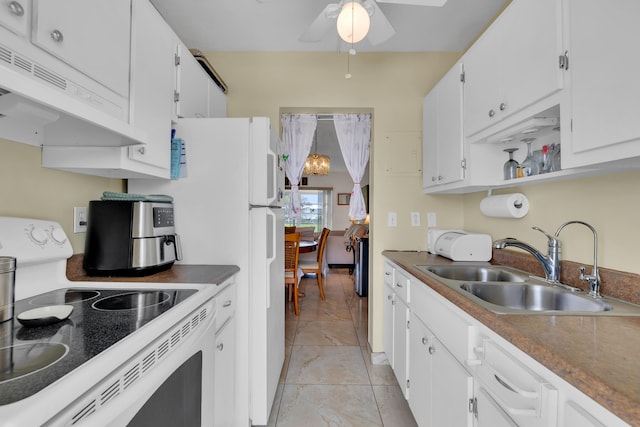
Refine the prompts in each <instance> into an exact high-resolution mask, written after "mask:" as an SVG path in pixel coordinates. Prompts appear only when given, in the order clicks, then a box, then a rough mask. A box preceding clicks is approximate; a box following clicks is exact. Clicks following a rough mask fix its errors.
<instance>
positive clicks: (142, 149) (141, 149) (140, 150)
mask: <svg viewBox="0 0 640 427" xmlns="http://www.w3.org/2000/svg"><path fill="white" fill-rule="evenodd" d="M144 151H145V150H144V147H140V148H138V153H140V154H142V155H144Z"/></svg>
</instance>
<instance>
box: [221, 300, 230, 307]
mask: <svg viewBox="0 0 640 427" xmlns="http://www.w3.org/2000/svg"><path fill="white" fill-rule="evenodd" d="M230 305H231V300H226V301H225V302H224V304H222V306H223V307H229V306H230Z"/></svg>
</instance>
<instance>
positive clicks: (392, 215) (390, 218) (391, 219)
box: [387, 212, 398, 227]
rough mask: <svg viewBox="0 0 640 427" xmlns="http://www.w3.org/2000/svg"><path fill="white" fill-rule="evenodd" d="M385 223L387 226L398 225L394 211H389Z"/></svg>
mask: <svg viewBox="0 0 640 427" xmlns="http://www.w3.org/2000/svg"><path fill="white" fill-rule="evenodd" d="M387 225H388V226H389V227H397V226H398V214H397V213H395V212H389V214H388V216H387Z"/></svg>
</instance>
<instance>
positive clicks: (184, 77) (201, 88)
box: [176, 43, 211, 118]
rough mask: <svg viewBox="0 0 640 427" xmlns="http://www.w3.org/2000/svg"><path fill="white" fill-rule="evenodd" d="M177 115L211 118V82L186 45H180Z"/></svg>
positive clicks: (178, 54) (178, 53)
mask: <svg viewBox="0 0 640 427" xmlns="http://www.w3.org/2000/svg"><path fill="white" fill-rule="evenodd" d="M176 55H177V56H178V58H180V59H179V65H178V79H177V85H176V86H177V87H176V115H177V116H178V117H181V118H188V117H189V118H197V117H209V81H210V80H211V79H210V78H209V76H208V75H207V73H205V71H204V70H203V69H202V66H201V65H200V64H199V63H198V61H196V59H195V58H194V57H193V55H192V54H191V52H189V49H187V47H186V46H184V44H182V43H179V44H178V50H177V53H176Z"/></svg>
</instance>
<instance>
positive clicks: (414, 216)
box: [411, 212, 420, 227]
mask: <svg viewBox="0 0 640 427" xmlns="http://www.w3.org/2000/svg"><path fill="white" fill-rule="evenodd" d="M411 225H412V226H414V227H420V212H411Z"/></svg>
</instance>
